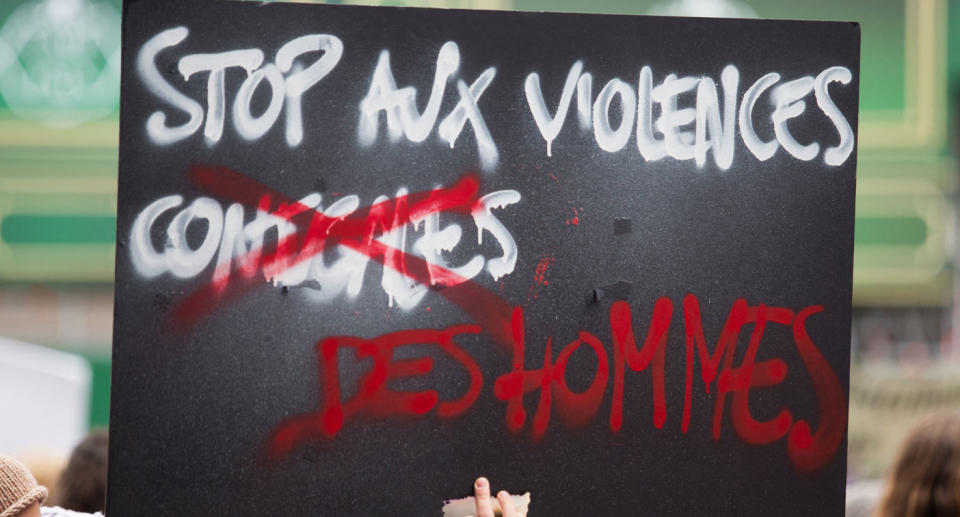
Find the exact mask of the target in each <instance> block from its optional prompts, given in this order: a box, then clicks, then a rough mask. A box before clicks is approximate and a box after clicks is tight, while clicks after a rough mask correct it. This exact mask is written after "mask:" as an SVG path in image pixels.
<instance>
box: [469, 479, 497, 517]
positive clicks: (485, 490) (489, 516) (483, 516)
mask: <svg viewBox="0 0 960 517" xmlns="http://www.w3.org/2000/svg"><path fill="white" fill-rule="evenodd" d="M473 495H474V497H475V498H476V500H477V517H494V516H493V504H492V503H491V502H490V482H489V481H487V478H483V477H481V478H477V481H476V482H475V483H474V484H473Z"/></svg>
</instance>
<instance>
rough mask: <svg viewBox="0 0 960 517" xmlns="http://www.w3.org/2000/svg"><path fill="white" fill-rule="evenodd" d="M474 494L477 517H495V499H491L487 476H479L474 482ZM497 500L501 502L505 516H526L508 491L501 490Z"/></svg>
mask: <svg viewBox="0 0 960 517" xmlns="http://www.w3.org/2000/svg"><path fill="white" fill-rule="evenodd" d="M473 496H474V498H475V499H476V502H477V515H476V517H494V513H493V501H492V500H491V499H490V482H489V481H487V478H484V477H481V478H477V480H476V482H474V484H473ZM497 501H498V502H499V503H500V508H501V510H502V511H503V517H526V514H521V513H520V512H518V511H517V508H516V507H515V506H514V505H513V501H512V500H511V499H510V494H508V493H507V492H505V491H503V490H501V491H500V493H498V494H497Z"/></svg>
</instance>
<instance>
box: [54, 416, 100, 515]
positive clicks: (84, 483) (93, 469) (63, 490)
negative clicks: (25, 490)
mask: <svg viewBox="0 0 960 517" xmlns="http://www.w3.org/2000/svg"><path fill="white" fill-rule="evenodd" d="M107 442H108V435H107V430H106V429H99V430H96V431H92V432H90V434H88V435H87V437H86V438H84V439H83V441H81V442H80V444H79V445H77V446H76V448H74V449H73V452H72V453H71V454H70V461H69V462H68V463H67V466H66V468H64V469H63V473H61V474H60V480H59V481H58V482H57V491H56V500H55V501H54V503H55V504H56V505H58V506H62V507H64V508H66V509H68V510H74V511H77V512H87V513H93V512H102V511H103V508H104V506H105V503H106V495H107Z"/></svg>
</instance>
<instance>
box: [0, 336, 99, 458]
mask: <svg viewBox="0 0 960 517" xmlns="http://www.w3.org/2000/svg"><path fill="white" fill-rule="evenodd" d="M92 377H93V373H92V372H91V371H90V365H89V364H88V363H87V361H85V360H84V359H83V358H82V357H80V356H77V355H74V354H70V353H67V352H61V351H58V350H53V349H50V348H47V347H43V346H39V345H33V344H30V343H24V342H22V341H16V340H13V339H9V338H4V337H0V415H3V416H2V417H0V452H2V453H5V454H10V455H13V456H18V455H25V454H29V453H32V452H35V451H46V452H50V453H57V454H61V455H63V457H67V456H68V455H69V454H70V451H71V450H72V449H73V447H74V446H75V445H76V444H77V443H78V442H79V441H80V440H81V439H83V437H84V435H86V433H87V423H88V417H89V405H90V384H91V379H92Z"/></svg>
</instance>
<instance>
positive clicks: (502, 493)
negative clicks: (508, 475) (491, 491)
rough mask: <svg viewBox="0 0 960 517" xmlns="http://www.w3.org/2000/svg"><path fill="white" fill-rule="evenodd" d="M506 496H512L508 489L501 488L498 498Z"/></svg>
mask: <svg viewBox="0 0 960 517" xmlns="http://www.w3.org/2000/svg"><path fill="white" fill-rule="evenodd" d="M505 497H510V494H508V493H507V491H506V490H501V491H500V492H498V493H497V499H503V498H505Z"/></svg>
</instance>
